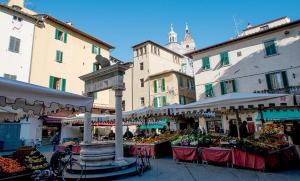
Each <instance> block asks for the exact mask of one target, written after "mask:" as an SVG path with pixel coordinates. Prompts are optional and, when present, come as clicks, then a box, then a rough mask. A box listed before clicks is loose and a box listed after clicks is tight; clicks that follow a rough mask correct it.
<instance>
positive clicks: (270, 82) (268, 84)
mask: <svg viewBox="0 0 300 181" xmlns="http://www.w3.org/2000/svg"><path fill="white" fill-rule="evenodd" d="M266 80H267V86H268V89H269V90H272V89H273V88H272V81H271V74H266Z"/></svg>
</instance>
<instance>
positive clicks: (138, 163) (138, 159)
mask: <svg viewBox="0 0 300 181" xmlns="http://www.w3.org/2000/svg"><path fill="white" fill-rule="evenodd" d="M136 171H137V173H138V175H139V176H141V175H142V174H143V173H144V165H143V162H142V158H141V157H139V156H137V157H136Z"/></svg>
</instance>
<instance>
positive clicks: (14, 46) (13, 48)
mask: <svg viewBox="0 0 300 181" xmlns="http://www.w3.org/2000/svg"><path fill="white" fill-rule="evenodd" d="M20 43H21V40H20V39H19V38H16V37H13V36H11V37H10V39H9V46H8V50H9V51H10V52H14V53H19V52H20Z"/></svg>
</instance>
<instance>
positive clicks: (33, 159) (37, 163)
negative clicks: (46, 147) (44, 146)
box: [24, 150, 49, 170]
mask: <svg viewBox="0 0 300 181" xmlns="http://www.w3.org/2000/svg"><path fill="white" fill-rule="evenodd" d="M24 164H25V165H26V167H27V168H29V169H30V170H44V169H47V168H48V167H49V165H48V163H47V161H46V158H45V156H44V155H42V154H41V153H40V152H39V151H37V150H34V151H32V152H31V153H30V154H29V155H28V156H26V157H25V159H24Z"/></svg>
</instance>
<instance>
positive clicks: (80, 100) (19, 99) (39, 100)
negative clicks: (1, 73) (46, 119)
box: [0, 78, 93, 115]
mask: <svg viewBox="0 0 300 181" xmlns="http://www.w3.org/2000/svg"><path fill="white" fill-rule="evenodd" d="M0 107H12V108H13V109H14V110H19V109H20V110H22V111H24V112H26V113H29V114H34V115H46V114H47V113H50V112H52V113H53V112H58V111H61V110H73V111H79V112H90V111H91V110H92V107H93V98H91V97H84V96H80V95H77V94H72V93H66V92H63V91H59V90H55V89H49V88H46V87H41V86H37V85H32V84H28V83H24V82H19V81H13V80H8V79H4V78H0Z"/></svg>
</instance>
